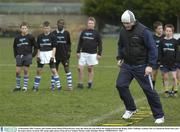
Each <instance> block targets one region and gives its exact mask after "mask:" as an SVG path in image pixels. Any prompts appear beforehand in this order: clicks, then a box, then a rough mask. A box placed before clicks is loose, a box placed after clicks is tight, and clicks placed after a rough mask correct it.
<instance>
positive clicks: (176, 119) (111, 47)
mask: <svg viewBox="0 0 180 132" xmlns="http://www.w3.org/2000/svg"><path fill="white" fill-rule="evenodd" d="M103 41H104V43H103V57H102V59H101V61H100V64H99V65H98V66H96V67H95V78H94V87H93V89H92V90H88V89H87V88H84V89H83V90H78V89H76V84H77V59H76V53H75V51H76V43H77V41H74V42H73V45H72V51H73V53H72V57H71V71H72V73H73V84H74V90H73V91H71V92H70V91H65V89H66V79H65V73H64V71H63V67H62V66H61V67H60V72H59V74H60V77H61V82H62V86H63V90H62V91H61V92H60V93H59V92H58V91H55V92H54V93H52V92H50V90H49V87H50V76H51V74H50V70H49V67H48V66H45V67H44V72H43V75H42V80H41V84H40V90H39V92H38V93H34V92H32V90H31V89H32V86H33V81H34V76H35V73H36V63H35V61H34V63H33V65H32V66H31V68H30V80H29V90H28V92H27V93H23V92H19V93H13V92H12V89H13V88H14V86H15V60H14V58H13V52H12V42H13V39H9V38H1V39H0V125H1V126H82V125H93V126H97V125H102V124H104V123H109V124H112V123H127V122H126V121H123V120H122V119H121V118H120V117H121V115H122V113H123V111H124V105H123V103H122V101H120V99H119V95H118V92H117V90H116V88H115V81H116V77H117V74H118V72H119V68H118V67H117V66H116V60H115V56H116V48H117V45H116V43H117V38H103ZM86 73H87V71H86V69H85V75H87V74H86ZM84 83H85V84H86V83H87V76H85V79H84ZM157 88H158V89H157V91H158V92H161V91H162V85H161V77H160V76H159V79H158V82H157ZM131 91H132V94H133V96H134V98H135V100H136V104H137V107H138V108H140V111H141V108H142V107H145V108H146V107H147V109H149V106H148V104H147V101H146V98H145V96H144V94H143V93H142V90H141V88H139V85H138V84H137V83H136V82H135V81H133V82H132V84H131ZM161 101H162V104H163V107H164V111H165V114H166V122H165V123H164V124H163V126H178V125H180V115H179V114H178V112H179V107H180V104H179V102H180V98H179V97H178V98H163V96H162V95H161ZM117 110H118V111H117ZM153 122H154V119H153V118H152V116H148V117H145V118H143V120H140V121H139V122H136V123H134V124H132V125H133V126H154V123H153Z"/></svg>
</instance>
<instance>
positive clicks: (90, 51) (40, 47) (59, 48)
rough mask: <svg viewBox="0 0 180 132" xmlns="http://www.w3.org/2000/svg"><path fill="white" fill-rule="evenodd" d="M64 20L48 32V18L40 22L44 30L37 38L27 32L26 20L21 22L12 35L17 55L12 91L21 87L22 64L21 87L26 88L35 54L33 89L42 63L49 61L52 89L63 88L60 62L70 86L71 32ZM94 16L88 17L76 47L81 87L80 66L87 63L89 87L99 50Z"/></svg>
mask: <svg viewBox="0 0 180 132" xmlns="http://www.w3.org/2000/svg"><path fill="white" fill-rule="evenodd" d="M64 24H65V23H64V20H63V19H59V20H58V21H57V29H56V30H54V31H53V32H51V26H50V23H49V22H48V21H45V22H43V25H42V26H43V33H42V34H40V35H39V36H38V37H37V41H36V39H35V38H34V37H33V36H32V35H31V34H29V33H28V24H27V23H26V22H22V23H21V25H20V31H21V32H20V34H18V35H17V36H16V37H15V39H14V44H13V49H14V57H15V59H16V87H15V89H14V90H13V91H20V90H21V68H23V70H24V85H23V87H22V91H24V92H26V91H27V89H28V80H29V72H28V71H29V67H30V65H31V64H32V58H33V57H35V56H36V61H37V72H36V76H35V78H34V85H33V91H34V92H37V91H38V89H39V84H40V81H41V74H42V69H43V66H44V65H45V64H49V67H50V69H51V73H52V76H51V90H52V91H54V90H55V86H56V87H57V89H58V90H59V91H60V90H61V89H62V86H61V82H60V77H59V75H58V67H59V64H60V63H62V65H63V66H64V71H65V72H66V77H67V86H68V90H73V85H72V74H71V72H70V69H69V59H70V54H71V39H70V33H69V32H68V31H67V30H65V29H64ZM94 27H95V19H94V18H93V17H89V18H88V21H87V29H85V30H84V31H83V32H82V33H81V35H80V39H79V44H78V48H77V57H78V60H79V66H78V71H79V76H78V77H79V83H78V88H83V83H82V79H83V67H84V66H85V65H86V64H87V65H88V77H89V80H88V88H91V87H92V82H93V73H94V71H93V66H94V65H96V64H98V59H99V58H100V56H101V52H102V41H101V37H100V35H99V33H98V32H97V31H96V30H94Z"/></svg>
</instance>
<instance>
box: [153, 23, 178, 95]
mask: <svg viewBox="0 0 180 132" xmlns="http://www.w3.org/2000/svg"><path fill="white" fill-rule="evenodd" d="M153 27H154V31H155V33H154V39H155V41H156V47H157V49H158V60H157V64H156V65H154V66H153V73H152V80H153V85H154V86H155V83H156V77H157V73H158V69H159V68H160V70H161V73H162V82H163V87H164V96H165V97H170V96H175V97H177V96H178V94H177V93H178V87H179V85H180V38H179V40H176V39H175V38H174V26H173V25H172V24H166V25H165V26H164V32H163V24H162V23H161V22H159V21H156V22H154V24H153ZM169 73H170V74H171V75H172V85H170V81H169Z"/></svg>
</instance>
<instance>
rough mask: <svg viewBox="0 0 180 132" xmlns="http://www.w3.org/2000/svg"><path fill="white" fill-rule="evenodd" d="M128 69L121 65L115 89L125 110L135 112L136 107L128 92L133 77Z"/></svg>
mask: <svg viewBox="0 0 180 132" xmlns="http://www.w3.org/2000/svg"><path fill="white" fill-rule="evenodd" d="M128 67H129V65H126V64H122V66H121V70H120V72H119V75H118V78H117V81H116V88H117V90H118V92H119V95H120V98H121V99H122V101H123V102H124V105H125V107H126V110H128V111H135V110H136V105H135V103H134V99H133V97H132V95H131V93H130V90H129V85H130V83H131V81H132V79H133V75H132V73H131V69H129V68H128Z"/></svg>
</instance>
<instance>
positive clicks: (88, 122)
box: [80, 97, 146, 126]
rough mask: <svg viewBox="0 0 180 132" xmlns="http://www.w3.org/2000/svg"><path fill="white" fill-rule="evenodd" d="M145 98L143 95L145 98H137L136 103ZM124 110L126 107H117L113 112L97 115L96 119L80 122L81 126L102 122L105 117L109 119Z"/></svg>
mask: <svg viewBox="0 0 180 132" xmlns="http://www.w3.org/2000/svg"><path fill="white" fill-rule="evenodd" d="M145 99H146V98H145V97H143V98H140V99H137V100H136V101H135V102H136V103H140V102H143V101H144V100H145ZM123 110H124V107H121V108H117V109H115V110H114V111H111V112H109V113H107V114H104V115H102V116H99V117H96V118H94V119H92V120H89V121H87V122H84V123H82V124H80V126H92V125H95V124H96V123H97V122H101V121H103V120H105V119H108V118H110V117H111V116H112V115H114V114H116V113H120V112H121V111H123ZM120 118H121V115H119V119H120Z"/></svg>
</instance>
